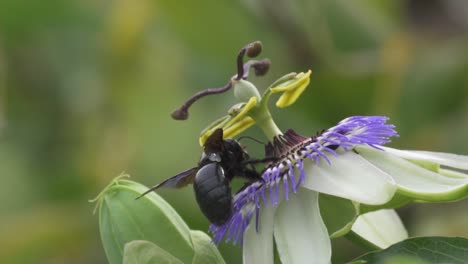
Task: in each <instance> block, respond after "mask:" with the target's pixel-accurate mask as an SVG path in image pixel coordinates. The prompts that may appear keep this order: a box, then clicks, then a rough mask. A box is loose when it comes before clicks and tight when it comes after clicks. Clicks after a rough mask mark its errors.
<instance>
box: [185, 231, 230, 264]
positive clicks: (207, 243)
mask: <svg viewBox="0 0 468 264" xmlns="http://www.w3.org/2000/svg"><path fill="white" fill-rule="evenodd" d="M190 236H191V238H192V243H193V248H194V251H195V255H194V256H193V260H192V264H223V263H225V262H224V259H223V257H222V256H221V254H220V253H219V251H218V248H217V247H216V246H215V244H213V243H212V242H211V238H210V237H209V236H208V235H207V234H205V233H203V232H201V231H194V230H192V231H190Z"/></svg>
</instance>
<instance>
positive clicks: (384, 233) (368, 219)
mask: <svg viewBox="0 0 468 264" xmlns="http://www.w3.org/2000/svg"><path fill="white" fill-rule="evenodd" d="M351 230H352V231H354V232H355V233H356V234H358V235H359V236H361V237H362V238H364V239H366V240H367V241H369V242H371V243H372V244H374V245H376V246H378V247H380V248H387V247H389V246H391V245H393V244H395V243H398V242H400V241H402V240H405V239H407V238H408V232H407V231H406V229H405V226H404V225H403V223H402V222H401V219H400V217H399V216H398V214H397V213H396V212H395V210H391V209H384V210H378V211H374V212H370V213H367V214H363V215H361V216H359V217H358V219H357V220H356V222H355V223H354V225H353V227H352V228H351Z"/></svg>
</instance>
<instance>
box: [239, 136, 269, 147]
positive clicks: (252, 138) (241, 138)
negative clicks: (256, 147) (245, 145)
mask: <svg viewBox="0 0 468 264" xmlns="http://www.w3.org/2000/svg"><path fill="white" fill-rule="evenodd" d="M245 138H246V139H250V140H253V141H255V142H257V143H259V144H262V145H265V143H264V142H263V141H261V140H258V139H256V138H254V137H250V136H242V137H239V138H238V139H237V141H241V140H243V139H245Z"/></svg>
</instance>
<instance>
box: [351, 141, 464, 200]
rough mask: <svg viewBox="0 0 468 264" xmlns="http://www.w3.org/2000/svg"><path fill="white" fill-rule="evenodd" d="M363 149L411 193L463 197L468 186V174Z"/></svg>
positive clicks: (439, 197)
mask: <svg viewBox="0 0 468 264" xmlns="http://www.w3.org/2000/svg"><path fill="white" fill-rule="evenodd" d="M358 151H359V153H360V154H361V155H362V156H363V157H364V158H366V159H367V160H369V161H370V162H372V163H373V164H374V165H376V166H378V167H379V168H381V169H382V170H384V171H386V172H387V173H388V174H390V175H391V176H392V177H393V179H394V180H395V182H396V184H397V185H398V189H399V191H400V192H402V193H403V194H404V195H407V196H409V197H413V198H417V199H423V200H426V201H443V200H451V199H455V198H457V197H460V196H461V195H463V194H464V193H465V192H466V189H467V188H468V178H465V177H463V178H462V177H460V178H457V177H453V176H451V177H447V176H444V175H441V174H439V173H435V172H433V171H431V170H427V169H425V168H423V167H421V166H419V165H416V164H414V163H412V162H410V161H408V160H405V159H402V158H400V157H398V156H395V155H394V154H393V153H394V152H393V151H392V152H388V151H379V150H375V149H372V148H368V147H359V148H358Z"/></svg>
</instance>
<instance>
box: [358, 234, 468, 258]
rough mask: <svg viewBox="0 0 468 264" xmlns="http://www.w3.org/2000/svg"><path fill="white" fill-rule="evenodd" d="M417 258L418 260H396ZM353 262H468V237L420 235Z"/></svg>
mask: <svg viewBox="0 0 468 264" xmlns="http://www.w3.org/2000/svg"><path fill="white" fill-rule="evenodd" d="M401 258H403V259H406V260H411V259H413V260H417V262H396V261H397V260H398V261H401ZM352 263H386V264H387V263H460V264H462V263H468V239H466V238H460V237H419V238H411V239H407V240H405V241H402V242H400V243H398V244H395V245H393V246H391V247H389V248H387V249H385V250H381V251H376V252H371V253H368V254H366V255H363V256H361V257H359V258H357V259H356V260H354V261H353V262H352Z"/></svg>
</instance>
